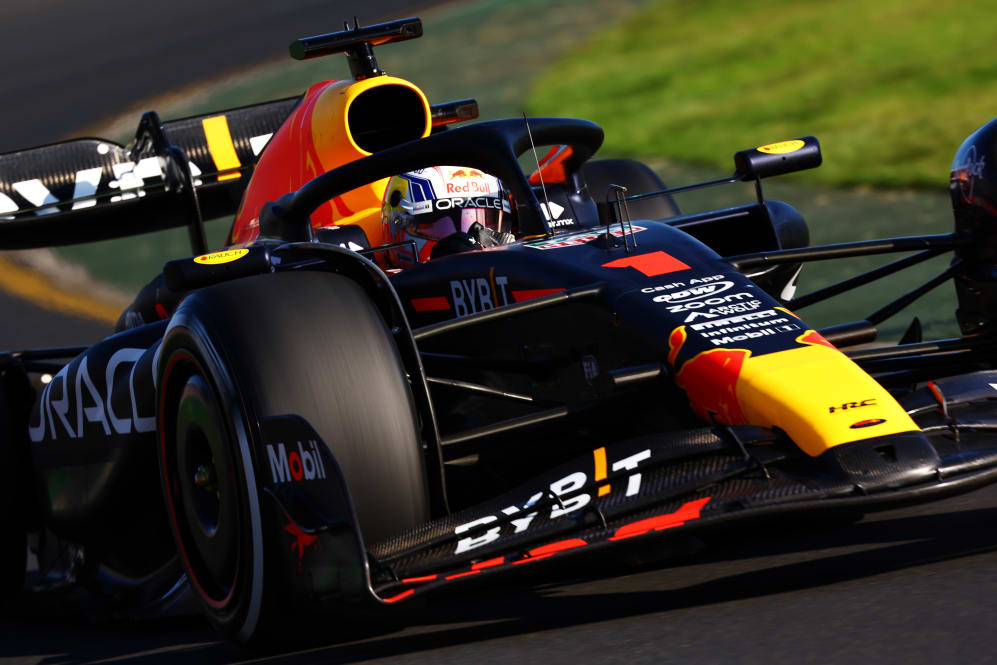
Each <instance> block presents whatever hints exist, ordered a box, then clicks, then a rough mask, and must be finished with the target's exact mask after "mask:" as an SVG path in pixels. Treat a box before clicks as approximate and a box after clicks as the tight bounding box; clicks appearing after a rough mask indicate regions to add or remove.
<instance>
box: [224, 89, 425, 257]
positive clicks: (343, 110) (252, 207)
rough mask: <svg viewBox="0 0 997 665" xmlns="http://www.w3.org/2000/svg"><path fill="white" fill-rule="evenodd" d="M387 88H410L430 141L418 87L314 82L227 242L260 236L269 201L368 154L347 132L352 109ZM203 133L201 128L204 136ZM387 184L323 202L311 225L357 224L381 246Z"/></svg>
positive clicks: (262, 166) (260, 170)
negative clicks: (367, 95) (362, 97)
mask: <svg viewBox="0 0 997 665" xmlns="http://www.w3.org/2000/svg"><path fill="white" fill-rule="evenodd" d="M389 85H394V86H402V87H406V88H409V89H410V90H412V91H414V92H415V93H416V94H417V95H418V97H419V99H420V100H421V101H422V106H423V111H424V114H425V118H424V127H423V132H422V136H428V135H429V132H430V130H431V129H432V119H431V116H430V112H429V102H428V101H427V100H426V96H425V95H424V94H423V92H422V91H421V90H420V89H419V88H418V87H416V86H415V85H414V84H412V83H410V82H408V81H405V80H404V79H399V78H396V77H393V76H377V77H372V78H368V79H364V80H362V81H353V80H341V81H324V82H322V83H316V84H315V85H313V86H312V87H310V88H309V89H308V90H307V92H305V94H304V97H303V98H302V100H301V103H300V104H299V105H298V106H297V107H296V108H295V109H294V111H293V112H292V113H291V115H290V116H289V117H288V119H287V120H285V121H284V124H283V125H282V126H281V128H280V129H279V130H277V132H276V133H275V134H274V135H273V137H272V138H271V139H270V142H269V143H268V144H267V149H266V150H265V151H264V152H263V154H262V155H261V157H260V160H259V163H258V164H257V165H256V169H255V170H254V172H253V177H252V179H251V180H250V182H249V186H248V187H247V188H246V193H245V195H244V197H243V201H242V204H241V205H240V208H239V212H238V213H237V214H236V219H235V223H234V224H233V226H232V236H231V238H230V241H231V242H232V243H233V244H239V243H246V242H251V241H252V240H254V239H256V238H257V237H258V236H259V213H260V209H261V208H262V207H263V205H264V204H265V203H267V202H268V201H276V200H277V199H278V198H280V197H281V196H282V195H283V194H286V193H287V192H293V191H295V190H297V189H299V188H300V187H301V186H302V185H304V184H305V183H307V182H308V181H309V180H311V179H312V178H314V177H316V176H318V175H321V174H322V173H325V172H326V171H330V170H332V169H334V168H336V167H339V166H342V165H343V164H346V163H349V162H352V161H354V160H357V159H360V158H362V157H366V156H368V155H370V154H371V153H370V152H368V151H366V150H364V149H363V148H361V147H360V146H358V145H357V144H356V142H355V141H354V140H353V136H352V135H351V133H350V131H349V126H348V116H349V109H350V105H351V104H352V103H353V101H354V100H356V99H357V97H359V96H360V95H361V94H363V93H364V92H366V91H368V90H370V89H372V88H375V87H380V86H389ZM212 129H213V131H214V132H215V134H216V135H217V134H219V133H221V127H220V125H219V126H217V127H213V128H212ZM207 131H208V127H205V132H206V135H207ZM209 145H210V137H209ZM214 154H215V153H214V152H212V155H213V156H214ZM219 158H221V159H222V160H223V163H224V164H226V168H231V167H232V166H231V160H230V159H228V160H227V161H226V158H225V156H224V154H223V152H222V151H220V152H219V157H215V159H216V165H217V164H218V162H217V160H218V159H219ZM236 161H238V158H236ZM387 184H388V180H387V179H386V178H385V179H382V180H378V181H376V182H372V183H369V184H367V185H364V186H363V187H359V188H357V189H354V190H351V191H349V192H345V193H343V194H341V195H339V196H337V197H335V198H334V199H332V200H331V201H329V202H327V203H324V204H323V205H322V206H321V207H320V208H319V209H318V210H317V211H315V213H314V214H313V215H312V226H314V227H316V228H317V227H322V226H329V225H332V224H357V225H359V226H360V227H361V228H363V230H364V232H365V233H366V234H367V237H368V238H369V239H370V241H371V244H372V245H377V244H381V243H380V242H379V241H380V239H381V203H382V200H383V198H384V190H385V188H386V187H387Z"/></svg>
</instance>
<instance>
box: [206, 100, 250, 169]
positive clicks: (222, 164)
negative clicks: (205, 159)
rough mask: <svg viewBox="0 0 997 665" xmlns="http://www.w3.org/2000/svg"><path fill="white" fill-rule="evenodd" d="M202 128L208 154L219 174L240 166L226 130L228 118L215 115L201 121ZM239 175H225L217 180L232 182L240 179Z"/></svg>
mask: <svg viewBox="0 0 997 665" xmlns="http://www.w3.org/2000/svg"><path fill="white" fill-rule="evenodd" d="M201 126H202V127H203V128H204V138H205V139H207V141H208V152H210V153H211V159H212V160H213V161H214V162H215V168H216V169H218V171H219V172H223V171H231V170H233V169H237V168H239V167H240V166H242V162H240V161H239V155H237V154H235V144H234V143H232V134H231V132H229V129H228V118H226V117H225V116H223V115H215V116H211V117H210V118H204V119H203V120H201ZM241 176H242V174H241V173H226V174H224V175H219V176H218V179H219V180H234V179H235V178H239V177H241Z"/></svg>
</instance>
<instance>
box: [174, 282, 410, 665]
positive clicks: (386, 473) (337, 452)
mask: <svg viewBox="0 0 997 665" xmlns="http://www.w3.org/2000/svg"><path fill="white" fill-rule="evenodd" d="M158 376H159V383H158V386H159V392H160V397H159V411H158V422H159V427H160V432H159V435H160V443H159V445H160V472H161V478H162V481H163V489H164V495H165V498H166V502H167V508H168V511H169V513H170V518H171V524H172V528H173V531H174V538H175V540H176V541H177V544H178V550H179V551H180V554H181V559H182V561H183V564H184V568H185V569H186V571H187V575H188V578H189V579H190V581H191V585H192V587H193V588H194V590H195V591H196V594H197V596H198V598H199V599H200V601H201V604H202V606H203V608H204V609H205V612H206V614H207V616H208V618H209V619H210V621H211V622H212V623H213V624H214V625H215V627H216V628H218V629H219V631H220V632H222V633H223V634H224V635H226V636H227V637H229V638H230V639H233V640H235V641H237V642H240V643H244V644H250V645H253V646H254V647H260V646H264V647H266V646H267V645H268V644H269V643H271V642H273V641H274V638H275V637H279V638H280V640H281V641H287V640H288V639H292V638H293V635H292V634H291V632H289V631H293V628H294V626H305V625H306V623H305V622H301V623H294V622H290V624H289V621H288V619H289V618H291V617H293V616H294V614H295V612H294V610H295V608H293V607H280V606H279V604H280V602H281V599H282V598H283V595H282V594H281V592H280V591H279V589H277V588H276V587H279V586H280V585H279V582H280V575H279V574H277V571H274V570H273V569H272V568H270V567H268V563H269V564H270V566H273V565H275V564H274V563H270V562H274V561H276V560H277V557H270V556H268V548H270V547H272V544H268V542H265V536H264V533H273V532H274V531H275V529H273V528H268V527H272V526H273V525H270V524H269V523H267V524H264V522H265V521H266V520H267V519H270V518H268V515H269V512H270V511H267V510H265V509H264V505H263V502H262V497H261V496H260V492H259V491H258V490H257V487H256V483H255V480H254V479H255V478H256V474H257V473H258V469H260V468H262V467H263V466H265V465H266V464H267V461H266V460H265V459H258V458H257V455H258V453H254V451H256V450H259V448H260V446H259V445H258V439H259V436H260V433H259V422H260V420H261V419H263V418H266V417H268V416H276V415H285V414H297V415H299V416H301V417H303V418H304V419H305V420H307V421H308V422H309V424H310V425H311V426H312V427H313V428H314V429H315V431H316V432H317V433H318V434H319V435H320V436H321V437H322V439H323V440H324V441H325V443H326V445H327V446H328V447H329V449H330V451H331V453H332V455H333V456H334V457H335V458H336V460H337V462H338V463H339V465H340V467H341V468H342V471H343V475H344V477H345V478H346V482H347V486H348V489H349V492H350V496H351V498H352V501H353V503H354V506H355V508H356V512H357V515H358V519H359V523H360V528H361V532H362V534H363V537H364V540H365V542H366V543H373V542H377V541H378V540H381V539H384V538H387V537H389V536H391V535H393V534H397V533H400V532H402V531H405V530H407V529H410V528H412V527H414V526H416V525H418V524H420V523H421V522H423V521H425V520H426V519H428V516H429V507H428V493H427V488H426V474H425V469H424V461H423V452H422V446H421V442H420V440H419V434H418V432H419V430H418V426H417V423H418V420H417V415H416V412H415V408H414V406H413V401H412V397H411V393H410V390H409V387H408V383H407V380H406V376H405V372H404V369H403V366H402V363H401V360H400V358H399V355H398V351H397V349H396V347H395V344H394V341H393V339H392V338H391V334H390V332H389V331H388V330H387V328H386V326H385V324H384V322H383V320H382V318H381V316H380V314H379V312H378V311H377V309H376V308H375V306H374V305H373V303H372V302H371V301H370V299H369V297H368V296H367V294H366V293H365V292H364V290H363V288H362V287H360V286H359V285H358V284H356V283H355V282H353V281H351V280H349V279H348V278H346V277H342V276H340V275H334V274H329V273H321V272H304V271H303V272H295V273H277V274H272V275H261V276H258V277H249V278H245V279H241V280H236V281H233V282H229V283H224V284H220V285H217V286H214V287H210V288H207V289H203V290H201V291H199V292H196V293H194V294H192V295H191V296H189V297H188V298H187V299H186V300H185V301H184V302H183V303H182V304H181V306H180V308H179V309H178V310H177V312H176V314H175V315H174V317H173V320H172V321H171V324H170V327H169V329H168V331H167V333H166V336H165V338H164V341H163V345H162V349H161V352H160V360H159V369H158ZM289 625H290V627H289Z"/></svg>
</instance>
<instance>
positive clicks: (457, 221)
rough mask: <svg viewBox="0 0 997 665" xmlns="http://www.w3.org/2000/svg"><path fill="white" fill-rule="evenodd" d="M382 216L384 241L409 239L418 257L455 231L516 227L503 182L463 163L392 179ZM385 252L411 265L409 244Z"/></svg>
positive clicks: (498, 233) (504, 232) (498, 231)
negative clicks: (385, 238) (413, 243)
mask: <svg viewBox="0 0 997 665" xmlns="http://www.w3.org/2000/svg"><path fill="white" fill-rule="evenodd" d="M381 220H382V222H383V224H384V232H385V236H386V237H387V238H388V239H389V242H393V243H395V242H403V241H406V240H412V241H414V242H415V246H416V251H418V253H419V259H420V260H421V261H425V260H428V259H429V258H430V256H431V255H432V252H433V247H434V246H435V245H436V243H437V242H439V241H440V240H443V239H444V238H449V237H450V236H453V235H454V234H471V235H472V240H474V239H475V236H478V235H480V230H481V229H482V228H483V229H485V230H486V231H487V232H489V235H491V236H494V237H502V238H511V236H509V234H514V233H516V230H517V229H516V218H515V215H514V213H513V208H512V204H511V203H510V199H509V194H508V192H507V190H506V188H505V186H504V185H503V184H502V182H501V181H500V180H499V179H498V178H496V177H495V176H491V175H488V174H487V173H483V172H482V171H479V170H477V169H473V168H468V167H466V166H433V167H430V168H427V169H419V170H418V171H411V172H409V173H403V174H401V175H397V176H395V177H393V178H391V180H389V181H388V187H387V189H386V190H385V192H384V205H383V206H382V208H381ZM475 224H479V225H480V227H476V226H474V225H475ZM492 244H496V243H492ZM388 257H389V261H390V262H391V263H392V264H394V265H395V266H397V267H408V266H411V265H414V264H415V258H414V257H413V256H412V248H411V245H409V246H406V247H401V248H398V249H394V250H391V251H389V252H388Z"/></svg>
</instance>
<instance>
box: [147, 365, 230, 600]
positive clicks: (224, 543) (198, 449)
mask: <svg viewBox="0 0 997 665" xmlns="http://www.w3.org/2000/svg"><path fill="white" fill-rule="evenodd" d="M174 361H175V362H174V363H172V364H171V370H172V371H169V372H168V373H167V376H165V377H164V397H167V396H168V395H172V396H173V399H172V404H173V405H174V406H172V407H170V411H167V412H165V413H164V416H165V422H166V423H167V424H168V426H167V428H166V431H164V433H163V440H162V445H163V446H164V447H163V460H164V463H165V469H164V471H165V474H166V477H165V478H164V480H165V481H166V487H167V494H168V502H169V509H170V514H171V517H172V519H173V523H174V528H175V529H176V535H177V542H178V543H179V545H180V548H179V549H180V554H181V556H182V557H183V559H184V562H185V563H186V568H187V571H188V575H189V577H190V578H191V582H192V583H193V584H194V586H195V587H196V589H197V590H198V591H199V593H200V595H201V597H202V598H203V599H204V600H205V601H206V602H207V603H208V604H209V605H211V606H212V607H214V608H216V609H222V608H225V607H226V606H228V605H229V604H231V602H232V600H233V598H234V597H236V596H238V593H237V591H238V587H239V577H240V564H241V559H242V556H241V553H242V547H241V544H242V534H241V533H240V529H239V526H240V512H241V508H240V506H241V500H240V495H241V485H240V483H239V477H238V473H237V471H238V466H237V463H236V459H235V458H234V456H233V447H232V445H231V439H230V436H229V433H228V428H227V427H226V421H225V417H224V414H223V413H222V411H221V409H220V407H219V405H218V400H217V399H216V397H215V394H214V391H213V390H212V389H211V385H210V384H209V382H208V380H207V379H206V378H205V376H204V374H203V373H202V371H201V368H200V366H199V364H198V363H197V362H196V361H195V360H194V359H193V358H191V357H190V356H187V355H186V354H181V355H180V357H178V358H175V359H174Z"/></svg>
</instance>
